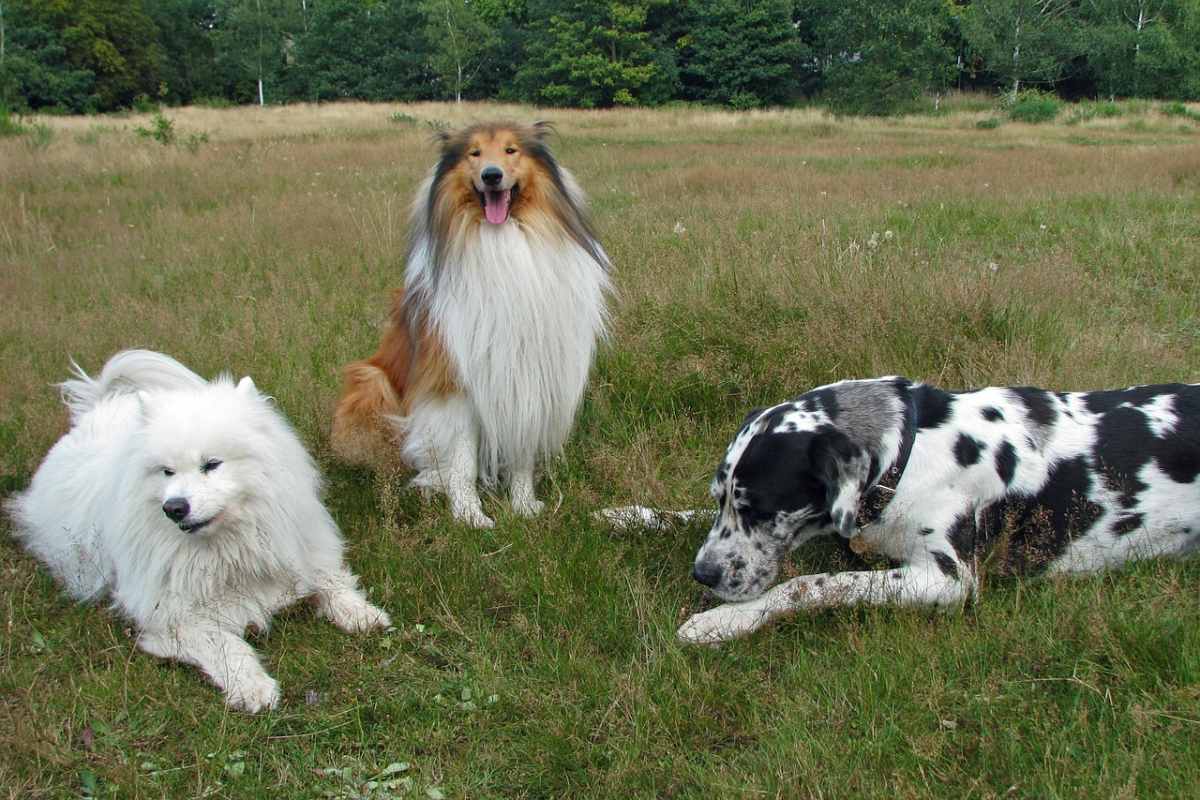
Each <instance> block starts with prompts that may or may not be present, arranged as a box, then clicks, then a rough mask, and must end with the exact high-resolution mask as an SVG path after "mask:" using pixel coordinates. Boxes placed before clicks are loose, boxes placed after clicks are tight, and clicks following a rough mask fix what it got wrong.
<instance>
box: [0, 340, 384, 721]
mask: <svg viewBox="0 0 1200 800" xmlns="http://www.w3.org/2000/svg"><path fill="white" fill-rule="evenodd" d="M62 391H63V398H64V399H65V400H66V402H67V405H68V406H69V407H70V409H71V430H70V431H69V432H68V433H67V434H66V435H65V436H63V437H62V439H60V440H59V441H58V443H57V444H56V445H54V447H53V448H52V449H51V450H50V453H49V455H47V456H46V460H45V461H43V462H42V465H41V466H40V467H39V468H38V471H37V472H36V473H35V474H34V476H33V483H32V485H30V487H29V489H28V490H27V491H25V492H23V493H22V494H19V495H17V496H16V497H14V498H12V499H11V500H10V501H9V502H8V503H7V507H8V511H9V513H10V514H11V515H12V517H13V519H14V520H15V522H16V535H17V538H18V539H19V540H20V541H21V542H22V543H24V545H25V547H26V548H27V549H28V550H29V551H30V552H31V553H33V554H34V555H35V556H37V558H39V559H40V560H41V561H42V562H43V563H45V564H46V566H47V567H49V569H50V571H51V572H52V573H53V574H54V576H55V577H56V578H57V579H58V580H59V581H60V582H61V583H62V584H63V586H64V587H65V588H66V590H67V591H68V592H69V593H70V594H71V596H72V597H74V598H75V599H77V600H80V601H84V602H88V601H93V600H98V599H100V598H101V597H103V596H105V595H107V596H109V597H111V599H112V604H113V607H114V608H116V609H117V610H118V611H120V612H121V613H122V614H123V615H125V616H126V617H128V618H129V619H131V620H132V621H133V622H134V623H135V624H136V626H137V629H138V634H137V645H138V647H140V648H141V649H142V650H145V651H146V652H148V653H152V654H154V655H156V656H159V657H161V658H171V659H176V660H179V661H184V662H187V663H189V664H194V665H196V666H198V667H199V668H200V669H202V670H203V671H204V672H205V673H206V674H207V675H208V676H209V677H210V678H211V679H212V680H213V682H214V683H216V684H217V686H219V687H220V688H221V689H223V690H224V691H225V699H226V702H228V704H229V705H230V706H233V707H234V708H238V709H242V710H245V711H251V712H254V711H260V710H262V709H264V708H270V707H273V706H275V705H276V704H277V703H278V702H279V684H277V683H276V682H275V680H274V679H273V678H272V677H271V676H270V675H268V674H267V672H266V670H264V669H263V667H262V665H261V664H260V663H259V661H258V657H257V656H256V655H255V653H254V649H253V648H251V646H250V645H249V644H248V643H247V642H246V640H245V639H243V638H242V636H243V634H244V633H245V630H246V628H247V626H251V627H254V628H257V629H258V630H260V631H265V630H266V629H267V626H268V625H269V624H270V621H271V615H272V614H274V613H275V612H276V611H278V610H279V609H281V608H283V607H284V606H286V605H289V604H291V603H293V602H295V601H297V600H300V599H301V598H305V597H311V598H312V599H314V600H315V601H316V608H317V612H318V613H319V614H321V615H322V616H324V617H327V618H329V619H330V620H331V621H332V622H333V623H334V624H335V625H337V626H338V627H339V628H342V629H343V630H346V631H365V630H368V629H370V628H378V627H385V626H387V625H389V624H391V623H390V620H389V619H388V615H387V613H385V612H384V611H382V610H381V609H379V608H376V607H375V606H373V605H371V604H370V603H369V602H367V599H366V597H364V596H363V593H362V592H361V591H359V589H358V588H357V579H356V578H355V577H354V575H352V574H351V573H350V571H349V570H348V569H347V568H346V564H345V561H344V560H343V558H342V539H341V536H340V535H339V534H338V529H337V525H336V524H335V523H334V521H333V518H332V517H330V516H329V513H328V512H327V511H326V510H325V506H324V505H322V504H321V500H320V494H319V492H320V484H321V480H320V476H319V475H318V473H317V469H316V466H315V465H314V464H313V461H312V459H311V458H310V457H309V455H308V453H307V452H305V450H304V447H303V445H301V444H300V440H299V438H297V436H296V434H295V432H294V431H293V430H292V428H291V426H289V425H288V424H287V421H286V420H285V419H284V418H283V415H281V414H280V413H279V411H277V410H276V409H275V407H274V405H273V404H272V403H271V402H270V400H269V398H267V397H266V396H264V395H262V394H260V393H259V391H258V390H257V389H256V388H255V386H254V383H253V381H251V380H250V379H249V378H242V380H241V381H240V382H238V383H237V384H234V382H233V381H232V380H231V379H230V378H229V376H228V375H226V376H222V377H220V378H218V379H216V380H215V381H212V382H208V381H205V380H204V379H203V378H201V377H200V376H199V375H197V374H196V373H194V372H192V371H191V370H190V369H188V368H187V367H185V366H183V365H182V364H180V363H179V362H178V361H176V360H174V359H173V358H169V357H168V356H165V355H162V354H161V353H152V352H149V351H146V350H127V351H125V352H123V353H118V354H117V355H115V356H113V357H112V358H111V359H110V360H109V362H108V363H107V364H105V365H104V369H103V371H102V372H101V373H100V376H99V377H98V378H95V379H93V378H90V377H88V376H87V375H85V374H84V373H83V372H82V371H81V370H78V368H77V376H76V378H75V379H74V380H69V381H67V382H66V383H64V384H62Z"/></svg>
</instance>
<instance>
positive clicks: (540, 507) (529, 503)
mask: <svg viewBox="0 0 1200 800" xmlns="http://www.w3.org/2000/svg"><path fill="white" fill-rule="evenodd" d="M512 509H513V511H515V512H516V513H518V514H520V515H521V516H522V517H536V516H537V515H538V514H540V513H542V512H543V511H545V510H546V504H545V503H543V502H542V501H541V500H538V499H537V498H536V497H514V498H513V499H512Z"/></svg>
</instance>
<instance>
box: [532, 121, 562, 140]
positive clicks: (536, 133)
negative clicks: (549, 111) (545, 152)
mask: <svg viewBox="0 0 1200 800" xmlns="http://www.w3.org/2000/svg"><path fill="white" fill-rule="evenodd" d="M529 130H531V131H533V138H535V139H537V140H538V141H539V142H544V141H546V137H547V136H549V135H550V134H552V133H557V131H555V130H554V123H552V122H549V121H547V120H544V119H539V120H538V121H537V122H534V123H533V124H532V125H530V126H529Z"/></svg>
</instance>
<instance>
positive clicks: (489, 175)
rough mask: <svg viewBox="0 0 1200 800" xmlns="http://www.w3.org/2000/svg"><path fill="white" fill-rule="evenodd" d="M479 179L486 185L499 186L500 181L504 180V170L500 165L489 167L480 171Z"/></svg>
mask: <svg viewBox="0 0 1200 800" xmlns="http://www.w3.org/2000/svg"><path fill="white" fill-rule="evenodd" d="M479 179H480V180H481V181H483V183H484V185H485V186H499V185H500V181H502V180H504V170H502V169H500V168H499V167H488V168H487V169H485V170H484V171H483V172H481V173H479Z"/></svg>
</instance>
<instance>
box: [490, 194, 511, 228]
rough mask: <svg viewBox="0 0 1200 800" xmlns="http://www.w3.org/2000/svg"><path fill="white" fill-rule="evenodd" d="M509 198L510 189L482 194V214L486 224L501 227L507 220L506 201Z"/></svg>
mask: <svg viewBox="0 0 1200 800" xmlns="http://www.w3.org/2000/svg"><path fill="white" fill-rule="evenodd" d="M511 197H512V189H505V190H504V191H503V192H484V193H483V214H484V216H486V217H487V221H488V222H490V223H492V224H493V225H503V224H504V223H505V221H507V220H508V201H509V199H510V198H511Z"/></svg>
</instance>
